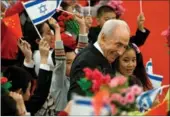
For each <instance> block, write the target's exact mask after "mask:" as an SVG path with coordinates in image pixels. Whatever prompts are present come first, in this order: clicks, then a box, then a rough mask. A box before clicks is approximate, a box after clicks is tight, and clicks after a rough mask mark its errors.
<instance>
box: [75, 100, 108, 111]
mask: <svg viewBox="0 0 170 117" xmlns="http://www.w3.org/2000/svg"><path fill="white" fill-rule="evenodd" d="M75 103H76V104H80V105H88V106H91V105H92V103H91V101H87V100H75ZM104 107H105V108H107V109H108V110H109V109H110V108H109V106H108V105H106V104H104Z"/></svg>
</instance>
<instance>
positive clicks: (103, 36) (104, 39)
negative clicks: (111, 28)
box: [101, 33, 106, 43]
mask: <svg viewBox="0 0 170 117" xmlns="http://www.w3.org/2000/svg"><path fill="white" fill-rule="evenodd" d="M105 41H106V35H105V34H104V33H102V35H101V42H102V43H104V42H105Z"/></svg>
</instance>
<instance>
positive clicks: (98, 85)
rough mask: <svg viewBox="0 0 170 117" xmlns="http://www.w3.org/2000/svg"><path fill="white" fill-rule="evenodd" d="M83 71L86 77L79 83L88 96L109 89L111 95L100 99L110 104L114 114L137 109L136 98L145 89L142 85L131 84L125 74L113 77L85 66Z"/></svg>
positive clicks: (123, 113) (122, 113) (124, 113)
mask: <svg viewBox="0 0 170 117" xmlns="http://www.w3.org/2000/svg"><path fill="white" fill-rule="evenodd" d="M83 71H84V73H85V77H84V78H81V79H80V80H79V81H78V82H77V83H78V84H79V86H80V87H81V89H82V90H83V91H84V92H85V93H86V95H87V96H92V97H93V96H96V94H98V93H99V92H101V91H103V90H105V91H107V92H108V93H109V96H108V97H107V98H106V97H105V99H104V100H103V99H102V98H100V99H101V100H103V101H104V102H103V103H105V104H108V105H110V108H111V112H112V115H127V113H128V112H130V111H135V110H136V109H137V108H136V102H135V100H136V97H137V96H138V95H140V94H141V93H142V91H143V89H142V88H141V87H139V86H138V85H133V86H129V84H128V78H125V77H123V76H119V77H114V78H112V79H111V77H110V75H103V74H102V73H101V72H100V71H99V70H97V69H95V70H91V69H89V68H85V69H84V70H83ZM97 99H99V98H97ZM101 100H100V101H101Z"/></svg>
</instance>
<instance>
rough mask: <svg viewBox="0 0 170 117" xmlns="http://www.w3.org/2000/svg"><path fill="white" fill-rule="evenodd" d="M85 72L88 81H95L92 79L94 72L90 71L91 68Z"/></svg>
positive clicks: (85, 69)
mask: <svg viewBox="0 0 170 117" xmlns="http://www.w3.org/2000/svg"><path fill="white" fill-rule="evenodd" d="M83 71H84V73H85V76H86V78H87V79H89V80H90V79H93V78H92V74H93V72H92V70H91V69H89V68H84V69H83Z"/></svg>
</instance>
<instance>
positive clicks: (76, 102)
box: [70, 95, 110, 116]
mask: <svg viewBox="0 0 170 117" xmlns="http://www.w3.org/2000/svg"><path fill="white" fill-rule="evenodd" d="M109 112H110V107H109V106H108V105H104V106H103V107H102V109H101V111H100V115H109ZM70 115H71V116H76V115H85V116H93V115H95V111H94V107H93V104H92V98H90V97H81V96H77V95H74V96H73V103H72V107H71V112H70Z"/></svg>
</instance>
